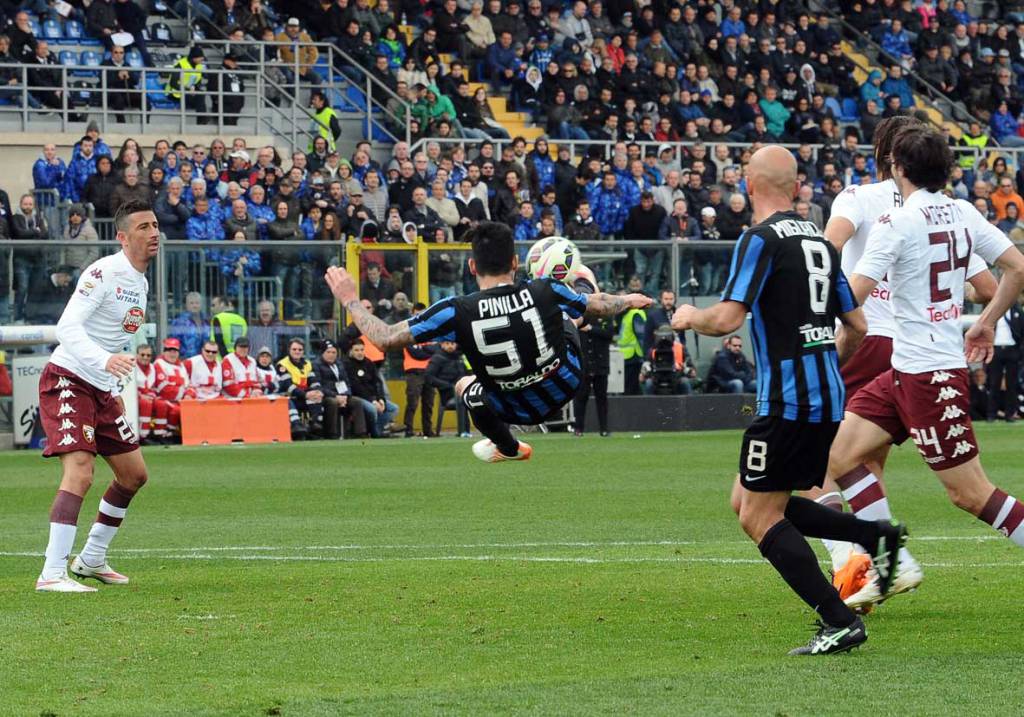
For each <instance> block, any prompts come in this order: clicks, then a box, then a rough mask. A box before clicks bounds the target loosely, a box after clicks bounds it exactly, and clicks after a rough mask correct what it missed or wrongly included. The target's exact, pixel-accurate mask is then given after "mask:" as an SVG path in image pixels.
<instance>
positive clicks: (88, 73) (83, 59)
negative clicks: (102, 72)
mask: <svg viewBox="0 0 1024 717" xmlns="http://www.w3.org/2000/svg"><path fill="white" fill-rule="evenodd" d="M78 62H79V64H81V65H86V66H87V67H99V66H100V65H101V64H102V60H101V58H100V54H99V53H98V52H96V51H95V50H82V54H81V55H80V56H79V58H78ZM74 74H76V75H78V76H79V77H99V72H98V71H96V70H75V73H74Z"/></svg>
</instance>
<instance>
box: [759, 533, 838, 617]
mask: <svg viewBox="0 0 1024 717" xmlns="http://www.w3.org/2000/svg"><path fill="white" fill-rule="evenodd" d="M757 547H758V549H759V550H760V551H761V555H763V556H764V557H765V559H766V560H767V561H768V562H769V563H771V564H772V567H773V568H775V570H776V571H777V572H778V573H779V575H781V576H782V579H783V580H785V581H786V584H787V585H789V587H790V588H792V589H793V592H795V593H796V594H797V595H799V596H800V599H801V600H803V601H804V602H805V603H807V604H808V605H810V606H811V609H813V610H814V611H815V612H817V613H818V615H820V616H821V619H822V621H824V622H825V623H826V624H828V625H831V626H832V627H846V626H847V625H850V624H851V623H853V621H854V620H855V619H856V615H854V614H853V611H852V610H850V608H848V607H846V605H845V604H844V603H843V601H842V600H841V599H840V597H839V593H837V592H836V589H835V588H834V587H832V585H831V584H830V583H829V582H828V580H826V579H825V576H824V575H823V574H822V572H821V568H820V567H819V566H818V558H817V557H816V556H815V555H814V551H813V550H811V546H810V545H808V544H807V541H806V540H805V539H804V536H802V535H801V534H800V531H798V530H797V529H796V527H795V526H794V525H793V524H792V523H790V522H789V521H788V520H786V519H785V518H783V519H782V520H780V521H779V522H778V523H776V524H775V525H773V526H772V527H771V528H769V529H768V532H767V533H765V534H764V538H762V539H761V543H760V544H759V545H758V546H757Z"/></svg>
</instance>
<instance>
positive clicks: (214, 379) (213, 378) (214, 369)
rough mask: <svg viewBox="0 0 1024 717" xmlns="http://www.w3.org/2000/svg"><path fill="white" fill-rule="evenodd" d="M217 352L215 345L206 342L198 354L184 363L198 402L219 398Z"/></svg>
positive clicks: (219, 380) (219, 382) (219, 379)
mask: <svg viewBox="0 0 1024 717" xmlns="http://www.w3.org/2000/svg"><path fill="white" fill-rule="evenodd" d="M217 351H218V348H217V343H216V342H214V341H207V342H206V343H204V344H203V348H202V349H201V350H200V352H199V353H198V354H196V355H195V356H192V357H190V358H187V359H185V361H184V364H185V369H186V370H187V371H188V380H189V385H190V386H191V387H192V390H193V391H195V394H196V398H198V399H199V400H200V401H205V400H207V399H210V398H220V395H221V375H220V363H218V361H217Z"/></svg>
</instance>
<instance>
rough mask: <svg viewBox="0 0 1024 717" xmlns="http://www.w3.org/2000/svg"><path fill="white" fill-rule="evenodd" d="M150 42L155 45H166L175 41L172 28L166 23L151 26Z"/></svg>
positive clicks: (156, 23)
mask: <svg viewBox="0 0 1024 717" xmlns="http://www.w3.org/2000/svg"><path fill="white" fill-rule="evenodd" d="M148 34H149V41H150V42H151V43H153V44H154V45H166V44H168V43H170V42H173V41H174V37H173V36H172V35H171V28H170V26H169V25H168V24H167V23H166V22H155V23H153V24H152V25H150V26H149V32H148Z"/></svg>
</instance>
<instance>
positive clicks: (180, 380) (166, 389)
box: [153, 339, 196, 438]
mask: <svg viewBox="0 0 1024 717" xmlns="http://www.w3.org/2000/svg"><path fill="white" fill-rule="evenodd" d="M180 355H181V341H180V340H178V339H164V351H163V353H162V354H160V356H159V358H157V360H156V361H154V362H153V367H154V369H155V370H156V386H154V390H155V391H156V395H157V398H158V399H159V401H160V407H161V411H160V412H158V413H157V417H156V421H155V423H156V434H157V435H158V436H160V437H163V438H167V437H169V436H172V435H173V434H176V433H178V432H179V431H180V429H181V426H180V424H181V401H182V400H183V399H186V398H195V396H196V392H195V389H193V388H192V386H191V385H190V381H189V377H188V369H187V368H185V363H184V362H183V361H181V360H179V358H178V357H179V356H180Z"/></svg>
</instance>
